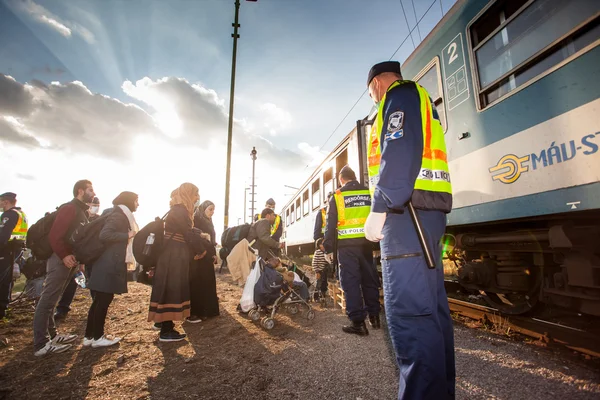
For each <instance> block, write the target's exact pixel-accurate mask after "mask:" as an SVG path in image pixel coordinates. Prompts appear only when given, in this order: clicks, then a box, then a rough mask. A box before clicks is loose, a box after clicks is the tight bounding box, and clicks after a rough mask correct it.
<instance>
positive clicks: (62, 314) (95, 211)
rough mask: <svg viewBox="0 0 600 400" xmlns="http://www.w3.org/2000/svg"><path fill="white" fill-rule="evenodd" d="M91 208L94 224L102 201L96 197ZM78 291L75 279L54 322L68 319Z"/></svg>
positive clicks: (60, 305) (87, 274)
mask: <svg viewBox="0 0 600 400" xmlns="http://www.w3.org/2000/svg"><path fill="white" fill-rule="evenodd" d="M88 206H90V208H89V210H88V211H87V213H88V221H89V222H92V221H95V220H96V219H98V218H100V200H99V199H98V198H97V197H94V199H93V200H92V202H91V203H89V204H88ZM91 272H92V271H91V270H90V268H86V270H85V277H86V279H90V274H91ZM76 291H77V283H76V282H75V279H71V280H70V281H69V284H68V285H67V288H66V289H65V291H64V293H63V294H62V297H61V298H60V301H59V302H58V306H57V307H56V313H55V314H54V321H58V320H63V319H65V318H66V317H67V314H68V313H69V311H71V303H72V302H73V298H74V297H75V292H76ZM92 298H93V295H92Z"/></svg>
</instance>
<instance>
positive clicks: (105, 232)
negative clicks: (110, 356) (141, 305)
mask: <svg viewBox="0 0 600 400" xmlns="http://www.w3.org/2000/svg"><path fill="white" fill-rule="evenodd" d="M113 205H114V208H113V209H112V211H111V212H110V213H109V214H108V216H106V217H105V218H106V222H105V223H104V226H103V227H102V230H101V231H100V240H101V241H102V242H103V243H105V244H106V248H105V250H104V252H103V253H102V255H101V256H100V257H99V258H98V260H96V261H95V262H94V264H93V265H92V273H91V275H90V280H89V282H88V287H89V289H90V290H91V292H92V294H93V296H92V297H93V301H92V305H91V307H90V311H89V312H88V319H87V326H86V329H85V337H84V338H83V345H84V346H86V347H87V346H92V347H93V348H96V347H106V346H112V345H114V344H117V343H118V342H119V341H120V340H121V339H120V338H118V337H114V338H111V337H108V336H105V335H104V323H105V321H106V314H107V312H108V306H110V303H111V302H112V300H113V298H114V297H115V294H122V293H127V265H128V264H133V263H135V259H134V258H133V237H134V236H135V234H136V233H137V232H138V231H139V228H138V225H137V223H136V222H135V218H134V216H133V213H134V212H135V211H136V210H137V208H138V206H139V203H138V195H137V194H135V193H132V192H123V193H121V194H120V195H118V196H117V197H116V198H115V199H114V200H113Z"/></svg>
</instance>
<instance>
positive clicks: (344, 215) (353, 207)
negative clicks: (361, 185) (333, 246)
mask: <svg viewBox="0 0 600 400" xmlns="http://www.w3.org/2000/svg"><path fill="white" fill-rule="evenodd" d="M334 198H335V205H336V208H337V212H338V223H337V231H338V240H344V239H356V238H364V237H365V222H366V221H367V217H368V216H369V213H370V212H371V194H370V193H369V190H368V189H365V190H350V191H347V192H342V191H341V190H339V189H338V190H337V191H336V192H335V194H334Z"/></svg>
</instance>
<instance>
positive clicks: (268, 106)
mask: <svg viewBox="0 0 600 400" xmlns="http://www.w3.org/2000/svg"><path fill="white" fill-rule="evenodd" d="M260 110H261V111H262V113H263V116H264V117H265V119H266V122H265V124H264V126H265V128H266V129H267V132H269V134H270V135H271V136H275V135H277V134H278V133H279V132H280V131H281V130H286V129H288V128H289V127H290V126H291V125H292V115H291V114H290V113H289V112H288V111H286V110H284V109H283V108H280V107H277V105H275V104H273V103H264V104H262V105H261V106H260Z"/></svg>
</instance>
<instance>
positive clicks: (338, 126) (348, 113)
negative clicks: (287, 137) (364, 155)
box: [304, 0, 443, 170]
mask: <svg viewBox="0 0 600 400" xmlns="http://www.w3.org/2000/svg"><path fill="white" fill-rule="evenodd" d="M435 3H437V0H433V2H432V3H431V5H430V6H429V8H428V9H427V11H425V13H424V14H423V16H422V17H421V18H420V19H419V20H418V21H417V23H416V24H415V27H414V28H412V29H411V30H410V31H409V32H408V34H407V35H406V37H405V38H404V40H403V41H402V43H400V46H398V48H397V49H396V51H394V53H393V54H392V55H391V56H390V58H388V61H390V60H391V59H392V58H393V57H394V56H395V55H396V53H398V51H399V50H400V48H402V46H403V45H404V43H406V41H407V40H408V38H409V37H410V38H411V39H412V35H411V34H412V33H413V32H414V30H415V29H416V28H417V27H418V26H419V23H420V22H421V21H422V20H423V18H425V16H426V15H427V14H428V13H429V11H430V10H431V8H432V7H433V6H434V5H435ZM400 4H402V1H400ZM402 9H403V10H404V7H402ZM442 16H443V14H442ZM404 17H405V18H406V13H405V14H404ZM407 24H408V22H407ZM409 29H410V27H409ZM415 48H416V47H415ZM368 90H369V89H365V90H364V91H363V92H362V94H361V95H360V96H359V97H358V99H357V100H356V102H355V103H354V104H353V105H352V107H351V108H350V110H349V111H348V112H347V113H346V115H344V118H342V120H341V121H340V123H339V124H337V126H336V127H335V129H334V130H333V132H331V134H330V135H329V136H328V137H327V139H326V140H325V142H324V143H323V144H322V145H321V146H320V147H319V152H321V150H323V148H324V147H325V146H326V145H327V143H328V142H329V140H330V139H331V138H332V137H333V135H334V134H335V133H336V132H337V130H338V129H339V128H340V126H342V124H343V123H344V121H346V118H348V116H349V115H350V113H351V112H352V111H353V110H354V108H355V107H356V106H357V105H358V103H360V101H361V100H362V98H363V96H364V95H365V93H367V91H368ZM307 168H308V165H306V167H304V170H306V169H307Z"/></svg>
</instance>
